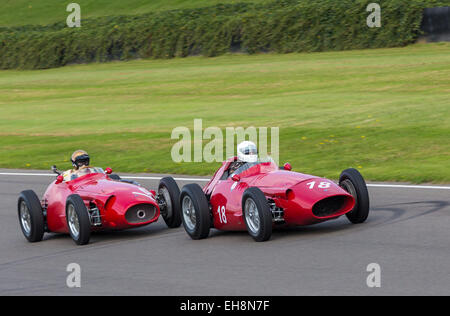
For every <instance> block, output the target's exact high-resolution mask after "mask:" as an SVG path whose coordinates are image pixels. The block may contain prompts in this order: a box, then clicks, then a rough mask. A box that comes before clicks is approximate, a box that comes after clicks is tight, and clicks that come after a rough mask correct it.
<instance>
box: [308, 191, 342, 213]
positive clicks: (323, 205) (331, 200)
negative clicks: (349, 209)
mask: <svg viewBox="0 0 450 316" xmlns="http://www.w3.org/2000/svg"><path fill="white" fill-rule="evenodd" d="M346 200H347V197H346V196H345V195H337V196H331V197H328V198H325V199H323V200H321V201H319V202H317V203H316V204H314V206H313V209H312V212H313V214H314V215H315V216H317V217H326V216H331V215H333V214H336V213H339V212H340V211H341V210H342V208H343V207H344V206H345V202H346Z"/></svg>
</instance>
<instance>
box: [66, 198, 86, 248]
mask: <svg viewBox="0 0 450 316" xmlns="http://www.w3.org/2000/svg"><path fill="white" fill-rule="evenodd" d="M66 220H67V226H68V227H69V233H70V236H71V237H72V239H73V241H74V242H75V243H76V244H77V245H79V246H81V245H86V244H88V243H89V239H90V238H91V220H90V218H89V214H88V210H87V207H86V205H85V204H84V202H83V199H82V198H81V197H80V196H79V195H78V194H72V195H70V196H69V197H68V198H67V202H66Z"/></svg>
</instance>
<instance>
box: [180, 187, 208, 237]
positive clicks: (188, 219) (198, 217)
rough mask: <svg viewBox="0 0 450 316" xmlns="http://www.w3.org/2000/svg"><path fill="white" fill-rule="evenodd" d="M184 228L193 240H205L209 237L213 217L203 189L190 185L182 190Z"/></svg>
mask: <svg viewBox="0 0 450 316" xmlns="http://www.w3.org/2000/svg"><path fill="white" fill-rule="evenodd" d="M180 204H181V212H182V220H183V226H184V229H185V230H186V232H187V233H188V235H189V236H190V237H191V238H192V239H195V240H197V239H204V238H206V237H208V235H209V229H210V227H211V215H210V211H209V203H208V200H207V199H206V195H205V193H204V192H203V190H202V188H201V187H200V186H199V185H198V184H196V183H193V184H188V185H185V186H184V187H183V190H181V196H180Z"/></svg>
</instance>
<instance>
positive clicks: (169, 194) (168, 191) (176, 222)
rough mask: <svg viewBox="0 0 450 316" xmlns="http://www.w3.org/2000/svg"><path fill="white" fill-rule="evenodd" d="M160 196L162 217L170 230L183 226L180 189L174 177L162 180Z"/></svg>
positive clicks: (159, 188)
mask: <svg viewBox="0 0 450 316" xmlns="http://www.w3.org/2000/svg"><path fill="white" fill-rule="evenodd" d="M158 196H159V199H161V201H162V203H161V204H160V209H161V215H162V217H163V219H164V221H165V222H166V224H167V226H168V227H169V228H177V227H180V225H181V207H180V189H179V188H178V185H177V183H176V182H175V180H174V178H172V177H165V178H162V179H161V181H160V182H159V187H158Z"/></svg>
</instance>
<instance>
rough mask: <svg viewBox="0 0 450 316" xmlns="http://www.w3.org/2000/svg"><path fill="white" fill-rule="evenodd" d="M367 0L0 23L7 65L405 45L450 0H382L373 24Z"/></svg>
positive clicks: (0, 57)
mask: <svg viewBox="0 0 450 316" xmlns="http://www.w3.org/2000/svg"><path fill="white" fill-rule="evenodd" d="M370 2H372V1H367V0H366V1H362V0H340V1H336V0H315V1H309V0H277V1H274V2H270V3H265V4H249V3H238V4H232V5H217V6H214V7H207V8H201V9H189V10H173V11H166V12H158V13H151V14H143V15H138V16H112V17H102V18H96V19H85V20H82V27H81V28H68V27H67V26H66V25H65V21H64V22H61V23H57V24H53V25H48V26H33V25H28V26H22V27H13V28H0V68H1V69H11V68H21V69H42V68H53V67H60V66H64V65H67V64H71V63H89V62H105V61H111V60H128V59H134V58H173V57H185V56H189V55H204V56H217V55H220V54H224V53H227V52H230V51H241V52H246V53H250V54H252V53H257V52H278V53H289V52H315V51H326V50H345V49H359V48H378V47H394V46H403V45H407V44H409V43H412V42H414V41H415V40H416V39H417V37H418V36H419V35H420V25H421V20H422V11H423V9H424V8H425V7H434V6H438V5H449V4H450V1H449V0H447V1H434V0H378V3H380V5H381V8H382V27H381V28H369V27H367V25H366V19H367V16H368V15H369V13H368V12H366V7H367V5H368V3H370Z"/></svg>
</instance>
